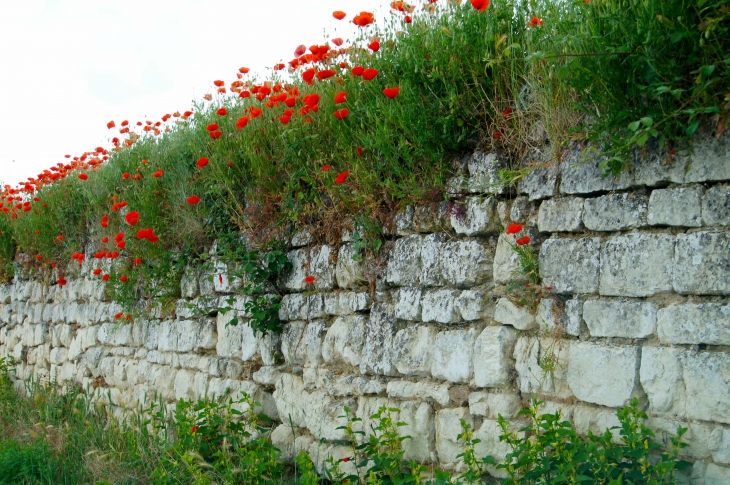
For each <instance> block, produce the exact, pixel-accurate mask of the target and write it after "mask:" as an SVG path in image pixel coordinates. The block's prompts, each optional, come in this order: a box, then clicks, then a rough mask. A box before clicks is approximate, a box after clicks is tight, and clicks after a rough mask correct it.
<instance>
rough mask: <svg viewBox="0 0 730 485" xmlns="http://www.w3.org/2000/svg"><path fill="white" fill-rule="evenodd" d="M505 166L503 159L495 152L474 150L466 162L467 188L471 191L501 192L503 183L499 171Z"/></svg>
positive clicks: (495, 193)
mask: <svg viewBox="0 0 730 485" xmlns="http://www.w3.org/2000/svg"><path fill="white" fill-rule="evenodd" d="M504 167H505V164H504V161H503V160H502V159H501V158H500V156H499V154H497V153H495V152H490V153H484V152H474V154H473V155H472V156H471V157H470V158H469V161H468V162H467V168H468V170H469V180H468V182H467V190H468V191H469V192H471V193H484V194H494V195H497V194H502V193H503V192H504V184H503V183H502V180H501V179H500V178H499V171H500V170H501V169H503V168H504Z"/></svg>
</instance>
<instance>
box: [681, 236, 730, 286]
mask: <svg viewBox="0 0 730 485" xmlns="http://www.w3.org/2000/svg"><path fill="white" fill-rule="evenodd" d="M673 276H674V291H676V292H677V293H682V294H694V295H728V294H730V233H727V232H721V233H712V232H696V233H693V234H680V235H678V236H677V248H676V251H675V253H674V275H673Z"/></svg>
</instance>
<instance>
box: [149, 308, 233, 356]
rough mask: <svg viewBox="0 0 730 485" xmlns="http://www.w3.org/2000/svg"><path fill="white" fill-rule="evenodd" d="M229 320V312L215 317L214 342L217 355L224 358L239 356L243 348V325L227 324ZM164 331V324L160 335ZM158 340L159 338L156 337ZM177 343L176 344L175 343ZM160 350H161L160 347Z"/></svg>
mask: <svg viewBox="0 0 730 485" xmlns="http://www.w3.org/2000/svg"><path fill="white" fill-rule="evenodd" d="M230 321H231V313H230V312H228V313H226V314H225V315H224V314H222V313H219V314H218V317H217V319H216V328H217V333H218V341H217V342H216V347H215V348H216V353H217V354H218V356H219V357H226V358H234V357H235V358H239V359H240V358H241V352H242V348H243V326H242V325H235V326H234V325H228V322H230ZM163 332H164V324H163V327H162V328H161V333H160V337H161V336H162V333H163ZM158 341H159V342H161V340H159V339H158ZM176 345H177V344H176ZM160 350H163V349H162V347H160Z"/></svg>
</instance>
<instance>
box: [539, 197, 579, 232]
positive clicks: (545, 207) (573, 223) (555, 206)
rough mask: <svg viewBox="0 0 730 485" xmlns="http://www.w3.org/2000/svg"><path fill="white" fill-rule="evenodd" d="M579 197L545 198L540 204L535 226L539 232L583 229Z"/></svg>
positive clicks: (577, 230)
mask: <svg viewBox="0 0 730 485" xmlns="http://www.w3.org/2000/svg"><path fill="white" fill-rule="evenodd" d="M583 203H584V199H583V198H581V197H563V198H560V199H551V200H545V201H543V202H542V204H540V212H539V213H538V217H537V227H538V229H539V230H540V232H580V231H582V230H583Z"/></svg>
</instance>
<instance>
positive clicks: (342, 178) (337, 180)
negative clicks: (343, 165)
mask: <svg viewBox="0 0 730 485" xmlns="http://www.w3.org/2000/svg"><path fill="white" fill-rule="evenodd" d="M349 176H350V172H342V173H340V174H337V177H336V178H335V183H336V184H341V183H342V182H344V181H345V180H347V177H349Z"/></svg>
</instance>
